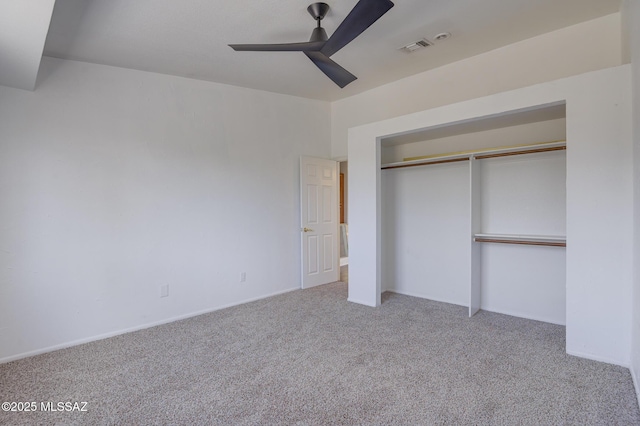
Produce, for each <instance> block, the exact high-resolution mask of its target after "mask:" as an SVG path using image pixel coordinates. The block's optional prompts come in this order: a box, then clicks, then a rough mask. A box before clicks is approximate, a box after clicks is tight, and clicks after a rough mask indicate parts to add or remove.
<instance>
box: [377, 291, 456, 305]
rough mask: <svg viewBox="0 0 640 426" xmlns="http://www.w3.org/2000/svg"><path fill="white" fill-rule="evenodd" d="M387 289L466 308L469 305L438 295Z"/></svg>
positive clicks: (404, 294)
mask: <svg viewBox="0 0 640 426" xmlns="http://www.w3.org/2000/svg"><path fill="white" fill-rule="evenodd" d="M386 291H388V292H390V293H398V294H402V295H403V296H411V297H418V298H420V299H427V300H433V301H434V302H441V303H448V304H449V305H456V306H464V307H465V308H467V307H468V305H466V304H464V303H459V302H457V301H454V300H450V299H439V298H437V297H430V296H427V295H425V294H419V293H413V292H411V291H401V290H397V289H395V288H389V289H387V290H386Z"/></svg>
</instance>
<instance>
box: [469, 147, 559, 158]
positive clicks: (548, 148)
mask: <svg viewBox="0 0 640 426" xmlns="http://www.w3.org/2000/svg"><path fill="white" fill-rule="evenodd" d="M566 149H567V147H566V146H552V147H547V148H535V149H527V150H524V151H513V152H500V153H496V154H485V155H476V156H475V158H476V160H484V159H486V158H496V157H508V156H510V155H520V154H535V153H536V152H548V151H564V150H566Z"/></svg>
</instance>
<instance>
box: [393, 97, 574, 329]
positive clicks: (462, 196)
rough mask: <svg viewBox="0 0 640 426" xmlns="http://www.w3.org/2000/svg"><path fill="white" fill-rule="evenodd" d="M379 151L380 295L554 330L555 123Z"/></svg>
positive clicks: (462, 131)
mask: <svg viewBox="0 0 640 426" xmlns="http://www.w3.org/2000/svg"><path fill="white" fill-rule="evenodd" d="M546 112H547V115H546V116H544V117H520V121H518V120H515V121H512V122H498V123H497V122H487V123H474V126H475V128H470V127H469V126H466V127H465V126H460V125H459V126H451V127H450V128H439V129H435V130H430V132H425V133H423V134H412V135H405V136H400V137H396V138H390V139H388V140H383V141H382V152H381V157H382V161H381V162H382V165H381V169H382V172H381V197H382V198H381V199H382V258H383V267H382V278H383V290H389V291H394V292H398V293H403V294H407V295H411V296H418V297H424V298H428V299H432V300H437V301H442V302H447V303H454V304H458V305H463V306H467V307H468V308H469V315H470V316H472V315H473V314H475V313H476V312H477V311H478V310H479V309H484V310H488V311H494V312H500V313H505V314H509V315H514V316H520V317H525V318H530V319H536V320H541V321H547V322H552V323H556V324H565V316H566V314H565V309H566V308H565V306H566V290H565V279H566V278H565V276H566V253H565V246H566V237H565V235H566V143H565V142H564V139H565V132H566V130H565V129H566V122H565V118H564V106H561V107H558V108H556V109H555V110H548V111H546Z"/></svg>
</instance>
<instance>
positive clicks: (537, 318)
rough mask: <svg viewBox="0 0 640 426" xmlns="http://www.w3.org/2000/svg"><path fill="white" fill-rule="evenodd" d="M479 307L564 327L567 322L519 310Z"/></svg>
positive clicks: (488, 310)
mask: <svg viewBox="0 0 640 426" xmlns="http://www.w3.org/2000/svg"><path fill="white" fill-rule="evenodd" d="M480 309H481V310H483V311H487V312H494V313H496V314H502V315H509V316H512V317H518V318H524V319H529V320H533V321H540V322H548V323H549V324H556V325H561V326H563V327H566V326H567V324H565V323H564V322H561V321H555V320H553V319H549V318H543V317H536V316H533V315H527V314H523V313H521V312H517V311H509V310H508V309H507V310H504V309H493V308H485V307H484V306H480Z"/></svg>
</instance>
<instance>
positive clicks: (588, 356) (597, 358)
mask: <svg viewBox="0 0 640 426" xmlns="http://www.w3.org/2000/svg"><path fill="white" fill-rule="evenodd" d="M567 354H568V355H573V356H577V357H579V358H585V359H590V360H592V361H598V362H604V363H605V364H612V365H619V366H620V367H625V368H628V369H629V370H631V367H630V366H629V364H625V363H623V362H620V361H618V360H615V359H611V358H607V357H602V356H598V355H594V354H589V353H586V352H579V351H570V350H568V349H567ZM632 376H633V374H632ZM636 389H637V388H636Z"/></svg>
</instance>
